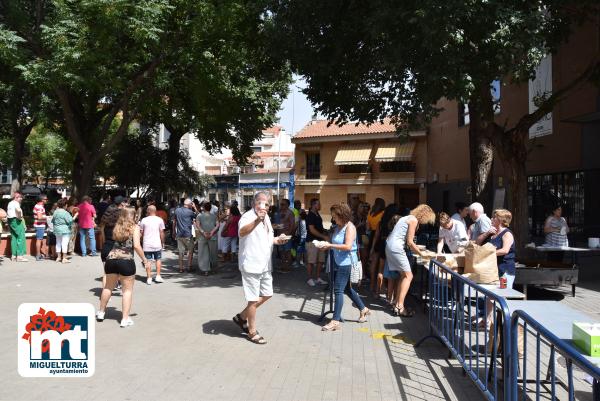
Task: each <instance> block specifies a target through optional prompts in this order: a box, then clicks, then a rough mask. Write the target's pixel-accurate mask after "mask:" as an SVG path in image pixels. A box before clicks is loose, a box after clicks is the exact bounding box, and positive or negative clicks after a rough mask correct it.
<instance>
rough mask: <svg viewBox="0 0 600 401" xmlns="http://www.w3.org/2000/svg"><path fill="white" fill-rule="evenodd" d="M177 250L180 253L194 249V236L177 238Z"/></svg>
mask: <svg viewBox="0 0 600 401" xmlns="http://www.w3.org/2000/svg"><path fill="white" fill-rule="evenodd" d="M177 250H178V251H179V253H180V254H184V253H185V252H186V251H187V252H193V251H194V239H193V238H192V237H189V238H181V237H178V238H177Z"/></svg>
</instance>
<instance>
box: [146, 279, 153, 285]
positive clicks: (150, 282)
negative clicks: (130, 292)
mask: <svg viewBox="0 0 600 401" xmlns="http://www.w3.org/2000/svg"><path fill="white" fill-rule="evenodd" d="M146 284H148V285H151V284H152V277H148V278H147V279H146Z"/></svg>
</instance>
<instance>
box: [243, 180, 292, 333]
mask: <svg viewBox="0 0 600 401" xmlns="http://www.w3.org/2000/svg"><path fill="white" fill-rule="evenodd" d="M268 199H269V197H268V196H267V194H266V193H265V192H258V193H257V194H256V195H254V208H253V209H250V210H249V211H247V212H246V213H244V214H243V215H242V217H241V219H240V222H239V232H238V233H239V239H240V243H239V255H238V263H239V268H240V271H241V272H242V286H243V287H244V295H245V297H246V301H248V304H247V306H246V308H245V309H244V310H243V311H242V312H241V313H238V314H237V315H236V316H234V318H233V321H234V322H235V323H236V324H237V325H238V326H240V328H241V329H242V330H243V331H244V332H246V333H247V334H248V339H249V340H250V341H252V342H253V343H255V344H266V341H265V339H264V338H263V337H262V336H261V335H259V334H258V332H257V331H256V309H257V308H258V307H259V306H261V305H262V304H264V303H265V302H266V301H267V300H269V298H271V297H272V296H273V277H272V276H271V271H272V270H273V266H272V263H271V254H272V252H273V245H283V244H285V243H286V242H287V240H285V238H283V237H281V236H280V237H277V238H275V236H274V234H273V227H272V226H271V221H270V219H269V216H268V215H267V211H268V209H269V203H268Z"/></svg>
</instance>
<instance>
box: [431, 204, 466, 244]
mask: <svg viewBox="0 0 600 401" xmlns="http://www.w3.org/2000/svg"><path fill="white" fill-rule="evenodd" d="M439 218H440V234H439V239H438V244H437V252H438V253H441V252H442V249H443V248H444V243H446V245H448V248H449V249H450V252H452V253H460V252H461V251H462V250H463V249H464V247H465V246H467V243H468V242H469V237H468V236H467V229H466V228H465V226H464V225H463V223H461V222H460V221H456V220H454V219H451V218H450V216H448V214H446V213H444V212H442V213H440V217H439Z"/></svg>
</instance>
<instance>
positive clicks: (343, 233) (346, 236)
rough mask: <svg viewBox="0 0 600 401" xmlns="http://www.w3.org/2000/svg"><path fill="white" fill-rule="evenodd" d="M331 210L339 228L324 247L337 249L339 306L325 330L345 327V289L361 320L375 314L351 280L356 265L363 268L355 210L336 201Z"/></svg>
mask: <svg viewBox="0 0 600 401" xmlns="http://www.w3.org/2000/svg"><path fill="white" fill-rule="evenodd" d="M330 210H331V217H332V219H333V220H334V221H335V225H336V228H335V230H334V231H333V234H332V236H331V243H326V244H325V245H324V246H323V249H331V250H333V252H332V253H333V260H332V262H333V268H334V271H335V276H334V283H333V288H334V293H335V306H334V308H333V309H334V312H333V318H332V319H331V321H330V322H329V323H327V324H326V325H325V326H323V327H322V330H323V331H335V330H339V329H340V328H341V323H340V322H341V320H342V307H343V306H344V293H346V294H347V295H348V296H349V297H350V299H351V300H352V302H354V305H356V307H357V308H358V310H359V311H360V315H359V317H358V322H360V323H363V322H366V321H367V316H368V315H370V314H371V311H370V310H369V308H367V307H366V306H365V304H364V303H363V301H362V300H361V299H360V297H359V296H358V293H357V292H356V291H354V289H353V288H352V285H351V284H350V274H351V272H352V269H355V270H356V269H362V266H361V264H360V263H359V262H360V258H359V256H358V252H357V251H358V244H357V239H356V227H355V226H354V224H352V221H351V220H352V210H351V209H350V207H349V206H348V205H346V204H335V205H333V206H332V207H331V209H330Z"/></svg>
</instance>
